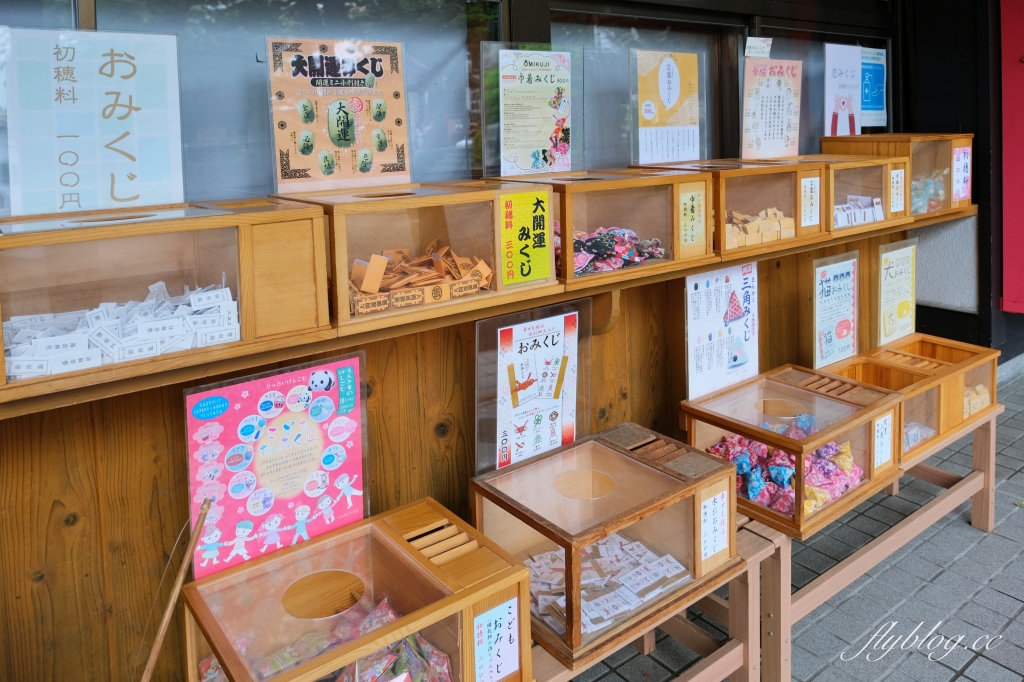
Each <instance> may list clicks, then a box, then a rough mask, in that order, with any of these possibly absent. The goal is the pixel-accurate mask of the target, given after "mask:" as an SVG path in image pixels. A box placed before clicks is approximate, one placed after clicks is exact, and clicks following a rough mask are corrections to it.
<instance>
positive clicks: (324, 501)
mask: <svg viewBox="0 0 1024 682" xmlns="http://www.w3.org/2000/svg"><path fill="white" fill-rule="evenodd" d="M316 508H317V510H318V511H319V512H320V513H321V514H323V515H324V523H328V524H330V523H334V500H332V499H331V496H330V495H321V496H320V499H319V500H317V501H316Z"/></svg>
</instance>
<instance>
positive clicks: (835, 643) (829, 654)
mask: <svg viewBox="0 0 1024 682" xmlns="http://www.w3.org/2000/svg"><path fill="white" fill-rule="evenodd" d="M796 643H797V644H799V645H800V646H801V647H803V648H804V649H806V650H807V651H809V652H811V653H812V654H814V655H815V656H817V657H818V658H821V659H824V660H826V661H831V660H832V659H833V658H835V657H836V656H838V655H839V654H840V653H842V652H843V651H846V650H848V649H849V648H850V645H849V644H848V643H847V642H844V641H843V640H841V639H839V638H838V637H836V636H835V635H833V634H832V633H831V632H828V631H826V630H825V629H823V628H812V629H810V630H808V631H807V632H805V633H804V634H802V635H800V641H799V642H796Z"/></svg>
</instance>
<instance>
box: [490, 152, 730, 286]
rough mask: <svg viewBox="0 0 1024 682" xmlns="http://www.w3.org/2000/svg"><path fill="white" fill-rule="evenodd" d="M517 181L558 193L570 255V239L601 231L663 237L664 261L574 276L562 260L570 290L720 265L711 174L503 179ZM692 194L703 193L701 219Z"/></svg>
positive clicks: (567, 262)
mask: <svg viewBox="0 0 1024 682" xmlns="http://www.w3.org/2000/svg"><path fill="white" fill-rule="evenodd" d="M502 180H504V181H509V182H513V181H514V182H517V183H530V184H532V183H544V184H548V185H551V187H552V188H553V189H554V191H555V193H556V194H557V195H558V206H559V214H558V215H559V219H560V222H561V240H562V249H563V251H562V253H563V255H564V254H571V253H573V251H572V249H571V244H572V243H573V241H572V235H573V234H575V233H577V232H583V233H587V234H592V233H593V232H594V231H595V230H597V229H598V228H600V227H606V228H612V227H619V228H623V229H631V230H633V231H634V232H636V234H637V236H638V237H639V238H640V239H641V240H649V239H655V238H657V239H659V240H660V242H661V247H662V248H663V249H665V258H651V259H648V260H646V261H644V262H642V263H640V264H638V265H629V266H626V267H623V268H619V269H617V270H612V271H609V272H592V273H585V274H579V275H578V274H576V272H575V270H574V267H573V266H574V260H573V258H571V257H569V258H566V257H563V258H561V259H560V262H559V273H558V276H559V278H560V279H561V280H562V281H563V282H564V283H565V288H566V290H567V291H575V290H578V289H584V288H587V287H594V286H600V285H603V284H609V283H615V282H623V281H628V280H631V279H636V278H638V277H645V276H649V275H655V274H658V273H662V272H671V271H676V270H682V269H684V268H688V267H695V266H699V265H704V264H708V263H714V262H716V261H718V257H717V256H716V255H715V254H714V251H713V250H712V242H711V234H712V229H711V224H712V223H711V215H710V212H711V207H713V206H714V203H713V191H712V188H711V176H710V174H708V173H699V172H659V173H634V172H631V171H630V170H629V169H622V170H612V171H598V172H595V171H584V172H578V173H577V172H565V173H541V174H538V175H527V176H516V177H511V178H502ZM691 195H698V196H700V195H702V196H703V200H702V201H701V200H700V199H698V198H696V197H693V199H694V201H695V202H699V203H702V204H703V207H702V208H701V209H697V210H698V211H700V215H699V217H698V218H696V219H694V220H689V219H688V217H687V216H688V215H692V214H690V213H685V212H684V208H685V206H684V204H686V205H687V206H689V205H690V204H691V203H694V202H689V201H688V199H689V198H690V197H691Z"/></svg>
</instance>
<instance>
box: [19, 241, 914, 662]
mask: <svg viewBox="0 0 1024 682" xmlns="http://www.w3.org/2000/svg"><path fill="white" fill-rule="evenodd" d="M899 236H900V235H894V236H892V237H891V238H890V237H883V238H876V239H871V240H863V241H861V242H857V243H855V244H853V245H851V246H850V248H856V247H857V246H859V247H860V248H861V258H862V260H863V259H864V258H865V256H866V254H868V253H869V252H874V253H877V246H878V244H879V243H882V241H890V239H891V240H892V241H895V240H896V239H898V238H899ZM846 248H847V247H845V246H840V247H831V248H825V249H821V250H819V251H817V252H814V253H813V254H801V255H796V256H789V257H786V258H780V259H772V260H769V261H764V262H762V264H761V281H762V289H761V291H762V316H763V322H762V346H763V351H762V352H763V355H762V358H763V359H762V367H763V368H768V367H773V366H776V365H778V364H781V363H783V362H797V361H799V360H800V359H801V357H802V356H801V348H800V345H801V344H800V339H801V338H809V337H808V335H809V331H808V330H807V324H808V322H807V320H808V316H807V305H809V301H810V298H809V296H810V290H809V288H801V287H800V286H799V285H800V283H801V282H806V281H807V280H808V277H807V276H805V275H807V274H808V273H809V272H810V270H809V268H810V262H811V260H813V258H816V257H820V256H822V255H832V253H833V252H835V251H836V249H841V250H845V249H846ZM869 250H873V251H869ZM864 274H865V275H869V274H870V273H869V268H868V267H866V266H865V268H864ZM869 279H870V278H869V277H862V280H861V281H862V290H863V289H864V288H865V287H867V286H868V284H867V282H868V281H869ZM684 300H685V295H684V291H683V289H682V281H681V280H673V281H670V282H663V283H659V284H652V285H648V286H644V287H638V288H634V289H627V290H625V291H623V292H622V298H621V303H620V310H621V314H620V317H619V319H618V321H617V323H616V324H615V325H614V326H613V327H612V328H611V329H610V330H609V331H608V332H607V333H605V334H602V335H599V336H595V337H594V340H593V374H592V382H591V396H592V397H591V408H592V409H591V430H592V431H594V432H596V431H600V430H603V429H605V428H608V427H610V426H614V425H616V424H618V423H620V422H622V421H626V420H632V421H635V422H638V423H640V424H644V425H646V426H648V427H651V428H654V429H657V430H660V431H662V432H664V433H666V434H668V435H678V426H677V421H678V419H677V412H678V401H679V399H681V398H682V397H683V390H684V389H683V387H684V386H685V353H684V346H683V338H684V335H683V330H684V324H685V317H684V313H683V305H682V302H683V301H684ZM862 301H863V302H864V303H865V305H864V306H863V308H862V310H864V311H865V312H862V315H861V319H862V320H864V319H865V317H864V316H865V314H866V308H867V305H866V301H867V292H866V291H865V293H864V295H863V296H862ZM797 302H799V305H794V303H797ZM862 327H867V325H866V324H862ZM797 329H799V330H801V331H800V333H799V334H795V333H793V331H794V330H797ZM863 333H864V334H865V335H866V336H865V337H864V338H863V342H864V343H865V344H866V343H867V341H868V338H869V337H870V335H869V334H868V332H867V331H864V332H863ZM474 336H475V334H474V325H473V324H469V323H467V324H461V325H456V326H451V327H446V328H442V329H438V330H434V331H430V332H424V333H420V334H416V335H410V336H404V337H399V338H395V339H390V340H386V341H381V342H377V343H374V344H371V345H368V346H366V347H364V348H363V350H365V351H366V356H367V372H366V376H367V382H368V393H369V395H368V397H367V412H368V418H369V438H370V483H369V487H370V492H371V506H372V509H373V512H374V513H377V512H381V511H385V510H387V509H390V508H392V507H394V506H397V505H399V504H403V503H405V502H409V501H412V500H415V499H418V498H420V497H422V496H424V495H431V496H433V497H435V498H436V499H438V500H439V501H440V502H441V503H442V504H444V505H446V506H448V507H449V508H451V509H453V510H455V511H457V512H458V513H459V514H460V515H462V516H463V517H464V518H467V517H468V508H469V505H468V480H469V478H470V476H471V473H472V471H473V444H474V428H473V419H474V408H475V406H474V383H475V358H474V350H475V348H474V346H475V338H474ZM863 347H865V348H866V347H867V346H866V345H865V346H863ZM308 359H317V358H308ZM301 361H304V360H300V361H296V362H301ZM289 364H293V363H289ZM263 369H269V368H263ZM247 373H248V372H247ZM224 378H227V377H217V379H218V380H221V379H224ZM211 380H212V378H211ZM203 383H206V382H203ZM186 387H187V386H186V385H183V384H178V385H174V386H166V387H163V388H158V389H153V390H148V391H143V392H140V393H135V394H131V395H126V396H119V397H115V398H108V399H105V400H99V401H95V402H91V403H86V404H82V405H76V406H72V407H66V408H62V409H59V410H53V411H50V412H46V413H42V414H34V415H28V416H24V417H18V418H15V419H9V420H4V421H0V623H2V627H0V661H2V663H0V682H22V681H25V680H33V681H38V682H49V681H60V682H64V681H68V682H70V681H72V680H73V681H75V682H81V681H83V680H126V681H127V680H134V679H136V678H137V675H138V670H135V668H136V667H138V668H141V666H142V665H143V664H144V662H145V659H146V657H147V655H148V652H149V640H150V639H151V638H152V630H153V629H154V628H155V623H153V624H151V626H150V634H149V636H148V638H147V641H146V642H142V641H141V640H142V633H143V628H144V627H145V623H146V618H147V616H148V615H149V613H150V608H151V605H152V602H153V599H154V595H156V593H157V586H158V585H159V583H160V577H161V573H162V571H163V570H164V567H165V564H166V563H167V561H168V559H169V554H170V551H171V548H172V546H173V545H174V541H175V538H176V537H177V536H178V533H179V532H180V531H181V529H182V527H183V524H184V523H185V520H186V518H187V514H188V511H187V505H186V499H187V490H188V481H187V473H186V472H187V466H186V447H185V442H184V441H185V437H184V436H185V434H184V426H183V425H184V401H183V397H182V391H183V390H184V389H185V388H186ZM180 561H181V556H180V550H179V552H178V554H177V555H176V556H174V557H173V558H171V563H172V574H173V570H176V568H177V566H178V565H179V564H180ZM169 582H170V578H169V579H168V580H167V581H166V583H165V585H164V588H163V590H162V591H161V592H160V594H159V602H158V605H157V613H155V614H154V615H153V618H154V620H155V619H157V618H158V617H159V609H160V608H162V606H163V604H164V603H165V600H166V599H167V595H168V592H169V584H167V583H169ZM182 628H183V626H182V622H181V618H180V612H179V619H178V621H177V622H176V623H175V624H174V625H173V626H172V628H171V631H170V633H169V635H168V638H167V641H166V643H165V646H164V651H163V654H162V655H161V657H160V663H159V666H158V668H157V672H156V676H155V677H154V679H156V680H165V681H170V680H176V681H177V680H183V679H184V670H183V641H182ZM133 671H134V673H135V675H133Z"/></svg>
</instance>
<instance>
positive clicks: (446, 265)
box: [289, 184, 556, 334]
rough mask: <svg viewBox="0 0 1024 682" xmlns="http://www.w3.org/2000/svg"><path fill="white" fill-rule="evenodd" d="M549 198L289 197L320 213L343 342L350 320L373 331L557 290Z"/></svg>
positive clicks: (518, 194)
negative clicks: (370, 324)
mask: <svg viewBox="0 0 1024 682" xmlns="http://www.w3.org/2000/svg"><path fill="white" fill-rule="evenodd" d="M550 194H551V193H550V191H549V189H548V188H547V187H544V186H541V187H530V188H523V186H521V185H516V186H515V187H513V188H508V187H503V186H501V185H494V186H469V185H458V184H452V185H429V186H428V185H401V186H395V187H387V188H380V187H378V188H372V189H353V190H339V191H324V192H308V193H299V194H293V195H289V198H292V199H294V200H296V201H304V202H309V203H313V204H316V205H318V206H321V207H323V210H324V211H325V212H326V213H327V216H328V219H329V221H330V226H331V255H332V269H331V272H332V280H331V291H332V294H333V295H334V314H335V317H336V319H337V320H338V323H339V328H340V332H341V333H342V334H344V333H346V332H347V331H352V329H351V328H352V327H353V325H352V324H350V323H349V322H350V321H352V322H355V323H359V322H361V321H362V319H361V318H366V317H367V316H373V317H374V318H375V319H376V320H377V321H378V326H380V323H381V322H382V323H383V324H389V323H393V322H394V320H393V318H394V317H396V316H419V317H421V318H426V317H433V316H437V315H441V314H445V313H446V312H447V313H453V312H458V311H460V310H463V309H469V308H478V307H483V306H486V305H494V304H497V303H500V302H502V301H500V300H494V299H487V300H483V301H481V300H480V296H481V295H491V296H493V295H495V294H499V295H500V294H505V296H504V298H507V299H509V300H513V299H518V298H521V296H522V293H523V291H524V290H525V289H538V288H543V287H545V286H548V287H549V288H550V285H552V284H554V283H555V281H556V276H555V270H554V250H555V249H554V241H553V236H554V234H553V231H552V226H551V220H552V215H553V212H552V211H551V196H550ZM538 201H539V202H540V204H538V203H537V202H538ZM524 231H525V232H524ZM521 236H522V237H524V238H523V239H520V237H521ZM438 304H444V307H443V309H442V308H441V307H439V306H438ZM363 326H365V325H363Z"/></svg>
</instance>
